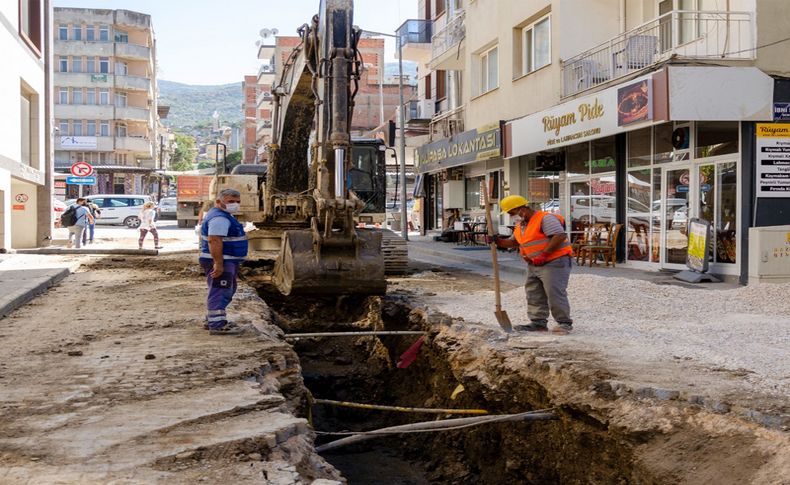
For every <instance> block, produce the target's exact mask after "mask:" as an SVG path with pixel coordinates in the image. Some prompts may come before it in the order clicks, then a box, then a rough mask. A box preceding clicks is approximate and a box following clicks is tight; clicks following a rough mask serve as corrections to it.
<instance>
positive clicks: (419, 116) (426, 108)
mask: <svg viewBox="0 0 790 485" xmlns="http://www.w3.org/2000/svg"><path fill="white" fill-rule="evenodd" d="M403 106H404V110H403V115H404V116H405V120H406V123H412V124H419V123H428V122H429V121H431V118H433V113H434V102H433V100H432V99H412V100H411V101H408V102H406V103H405V104H404V105H403Z"/></svg>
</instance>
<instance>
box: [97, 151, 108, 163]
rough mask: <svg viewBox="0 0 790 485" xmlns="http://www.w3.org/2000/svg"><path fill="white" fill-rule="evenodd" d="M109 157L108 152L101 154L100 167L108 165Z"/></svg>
mask: <svg viewBox="0 0 790 485" xmlns="http://www.w3.org/2000/svg"><path fill="white" fill-rule="evenodd" d="M107 155H108V153H106V152H99V165H107Z"/></svg>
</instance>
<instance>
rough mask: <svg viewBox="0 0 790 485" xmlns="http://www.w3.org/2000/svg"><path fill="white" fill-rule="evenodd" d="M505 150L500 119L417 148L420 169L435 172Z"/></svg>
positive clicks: (421, 171)
mask: <svg viewBox="0 0 790 485" xmlns="http://www.w3.org/2000/svg"><path fill="white" fill-rule="evenodd" d="M501 154H502V134H501V130H500V128H499V123H492V124H489V125H486V126H481V127H480V128H477V129H475V130H469V131H465V132H463V133H459V134H457V135H455V136H453V137H451V138H445V139H443V140H438V141H435V142H433V143H428V144H425V145H423V146H421V147H419V148H418V149H417V153H416V163H417V172H418V173H427V172H433V171H436V170H441V169H445V168H450V167H457V166H459V165H464V164H466V163H469V162H479V161H482V160H489V159H491V158H496V157H499V156H500V155H501Z"/></svg>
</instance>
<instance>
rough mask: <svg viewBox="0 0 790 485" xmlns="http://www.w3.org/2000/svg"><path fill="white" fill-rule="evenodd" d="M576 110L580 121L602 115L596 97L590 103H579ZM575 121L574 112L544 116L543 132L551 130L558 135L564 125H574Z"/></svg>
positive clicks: (601, 109)
mask: <svg viewBox="0 0 790 485" xmlns="http://www.w3.org/2000/svg"><path fill="white" fill-rule="evenodd" d="M577 110H578V112H579V119H580V121H581V122H582V123H583V122H585V121H591V120H594V119H597V118H601V117H602V116H603V115H604V109H603V105H602V104H601V102H600V101H598V98H595V100H594V101H593V102H592V103H582V104H580V105H579V107H578V109H577ZM576 121H577V120H576V113H565V114H564V115H559V116H544V117H543V132H544V133H548V132H550V131H553V132H554V134H555V135H557V136H559V134H560V130H562V129H563V128H565V127H566V126H571V125H575V124H576Z"/></svg>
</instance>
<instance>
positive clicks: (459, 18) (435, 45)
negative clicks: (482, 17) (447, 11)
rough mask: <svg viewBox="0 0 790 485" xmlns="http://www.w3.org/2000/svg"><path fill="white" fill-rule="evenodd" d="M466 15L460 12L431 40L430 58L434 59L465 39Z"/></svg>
mask: <svg viewBox="0 0 790 485" xmlns="http://www.w3.org/2000/svg"><path fill="white" fill-rule="evenodd" d="M465 19H466V13H465V12H464V11H463V10H462V11H460V12H458V13H457V14H456V15H455V17H453V18H451V19H449V20H448V21H447V24H446V25H445V26H444V27H442V28H441V29H440V30H439V31H438V32H436V33H435V34H434V35H433V37H432V38H431V58H432V59H436V58H437V57H439V56H441V55H442V54H444V53H445V52H447V51H448V50H450V49H452V48H453V47H455V46H457V45H458V44H460V43H461V41H462V40H464V38H465V37H466V23H465Z"/></svg>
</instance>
